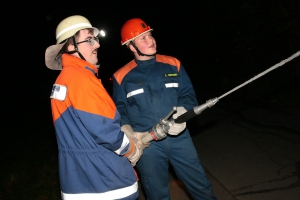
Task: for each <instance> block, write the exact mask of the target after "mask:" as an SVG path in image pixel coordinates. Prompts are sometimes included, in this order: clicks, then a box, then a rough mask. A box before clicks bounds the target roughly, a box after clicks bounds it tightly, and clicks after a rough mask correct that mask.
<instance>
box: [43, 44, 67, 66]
mask: <svg viewBox="0 0 300 200" xmlns="http://www.w3.org/2000/svg"><path fill="white" fill-rule="evenodd" d="M66 42H67V41H65V42H63V43H61V44H56V45H51V46H49V47H48V48H47V49H46V52H45V63H46V66H47V67H48V68H49V69H52V70H61V69H62V64H61V55H58V54H59V52H60V50H61V49H62V47H63V46H64V45H65V43H66Z"/></svg>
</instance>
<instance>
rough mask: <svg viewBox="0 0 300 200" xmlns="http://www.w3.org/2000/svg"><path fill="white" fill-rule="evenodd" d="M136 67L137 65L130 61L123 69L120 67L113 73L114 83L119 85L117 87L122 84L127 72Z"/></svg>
mask: <svg viewBox="0 0 300 200" xmlns="http://www.w3.org/2000/svg"><path fill="white" fill-rule="evenodd" d="M136 66H137V64H136V62H135V60H132V61H130V62H129V63H127V64H126V65H125V66H124V67H122V68H121V69H119V70H118V71H116V72H115V73H114V77H115V79H116V81H117V82H118V83H119V85H120V84H121V83H122V80H123V78H124V77H125V76H126V74H128V72H130V71H131V70H132V69H133V68H135V67H136Z"/></svg>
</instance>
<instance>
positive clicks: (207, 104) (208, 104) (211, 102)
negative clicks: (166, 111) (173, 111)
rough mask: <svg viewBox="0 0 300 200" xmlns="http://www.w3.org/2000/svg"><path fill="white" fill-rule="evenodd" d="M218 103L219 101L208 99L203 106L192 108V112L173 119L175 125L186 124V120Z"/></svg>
mask: <svg viewBox="0 0 300 200" xmlns="http://www.w3.org/2000/svg"><path fill="white" fill-rule="evenodd" d="M218 101H219V99H218V98H217V97H216V98H213V99H209V100H207V101H206V102H205V103H204V104H201V105H199V106H196V107H194V108H193V109H192V110H189V111H188V112H186V113H184V114H182V115H180V116H179V117H178V118H177V119H174V122H175V123H183V122H186V121H187V120H189V119H191V118H193V117H195V116H197V115H199V114H200V113H202V112H203V111H204V110H205V109H207V108H211V107H212V106H214V105H215V104H216V103H217V102H218Z"/></svg>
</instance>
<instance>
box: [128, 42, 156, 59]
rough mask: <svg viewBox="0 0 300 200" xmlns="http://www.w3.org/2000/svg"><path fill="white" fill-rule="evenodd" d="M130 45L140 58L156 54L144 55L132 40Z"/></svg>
mask: <svg viewBox="0 0 300 200" xmlns="http://www.w3.org/2000/svg"><path fill="white" fill-rule="evenodd" d="M130 44H131V45H132V46H133V48H135V50H136V52H137V53H138V54H139V55H140V56H154V55H155V54H156V53H154V54H143V53H142V52H141V51H140V50H139V49H138V48H137V46H135V44H134V43H133V42H132V40H131V41H130Z"/></svg>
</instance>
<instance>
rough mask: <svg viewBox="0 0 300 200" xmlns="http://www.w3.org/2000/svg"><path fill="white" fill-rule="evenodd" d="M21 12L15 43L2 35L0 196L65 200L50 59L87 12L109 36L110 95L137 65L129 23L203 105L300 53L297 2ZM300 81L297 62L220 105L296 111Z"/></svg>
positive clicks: (110, 4)
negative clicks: (51, 49)
mask: <svg viewBox="0 0 300 200" xmlns="http://www.w3.org/2000/svg"><path fill="white" fill-rule="evenodd" d="M18 7H19V8H20V10H16V9H14V8H12V7H9V8H7V10H4V11H3V13H4V14H8V13H11V12H13V13H15V14H14V16H15V17H14V18H13V19H11V20H10V21H9V23H10V24H11V26H12V28H9V29H7V30H6V33H7V34H12V36H10V37H4V43H6V42H8V45H9V46H10V47H12V49H11V50H10V49H9V48H7V49H5V48H4V49H2V50H4V52H3V51H2V56H4V57H5V58H4V59H5V61H6V60H7V61H8V62H7V64H6V65H5V66H2V67H3V68H4V73H2V80H4V82H3V86H4V88H3V90H2V92H3V93H2V107H3V110H2V119H4V120H2V123H1V124H2V127H3V128H2V129H3V132H2V134H1V135H2V140H1V158H2V159H1V166H0V169H1V173H0V180H1V183H0V188H1V189H0V199H59V195H60V193H59V192H60V191H59V182H58V174H57V163H56V162H57V157H56V156H57V146H56V140H55V134H54V129H53V126H52V118H51V109H50V99H49V95H50V91H51V88H52V85H53V83H54V81H55V79H56V77H57V75H58V73H59V71H52V70H49V69H48V68H47V67H46V66H45V64H44V53H45V50H46V48H47V47H48V46H50V45H52V44H54V43H55V29H56V26H57V25H58V23H59V22H60V21H61V20H62V19H64V18H66V17H68V16H71V15H75V14H76V15H77V14H78V15H83V16H85V17H87V18H88V19H89V20H90V22H91V23H92V25H93V26H95V27H98V28H99V29H103V30H105V31H106V37H105V38H102V39H100V44H101V47H100V49H99V51H98V55H99V61H100V64H101V67H100V69H99V76H100V78H101V79H102V81H103V83H104V85H105V87H106V88H107V90H108V91H110V87H111V85H110V84H109V81H108V80H109V77H110V76H111V75H112V74H113V72H115V71H116V70H117V69H118V68H120V67H122V66H123V65H124V64H126V63H127V62H129V61H130V60H131V59H132V58H133V57H132V55H131V54H130V52H129V51H128V50H127V49H126V48H125V47H122V46H121V44H120V29H121V27H122V25H123V23H124V22H125V21H127V20H128V19H130V18H133V17H139V18H142V19H143V20H144V21H145V22H146V23H147V24H148V25H149V26H151V28H153V29H154V31H153V36H154V37H155V39H156V42H157V46H158V53H159V54H165V55H171V56H174V57H177V58H178V59H179V60H180V61H181V62H182V63H183V65H184V66H185V68H186V70H187V72H188V74H189V75H190V78H191V80H192V82H193V84H194V87H195V90H196V94H197V97H198V100H199V103H204V102H205V101H206V100H208V99H210V98H214V97H219V96H221V95H222V94H224V93H226V92H228V91H229V90H231V89H232V88H234V87H236V86H238V85H240V84H242V83H243V82H245V81H247V80H248V79H250V78H252V77H254V76H255V75H257V74H259V73H260V72H262V71H264V70H266V69H268V68H269V67H271V66H273V65H275V64H277V63H279V62H280V61H282V60H284V59H286V58H287V57H289V56H291V55H292V54H294V53H296V52H297V51H299V50H300V2H299V1H298V0H273V1H255V0H249V1H234V0H227V1H220V0H219V1H208V0H201V1H185V2H183V1H180V2H176V3H175V1H158V2H155V1H143V2H142V1H141V2H140V1H137V2H132V3H129V2H124V1H107V2H102V1H101V2H100V1H98V2H96V1H82V2H79V1H68V2H67V1H66V2H60V3H55V2H54V1H51V2H49V1H44V2H43V3H41V4H36V5H34V6H33V5H30V3H26V4H25V3H23V4H18ZM22 7H24V8H27V9H24V10H23V9H21V8H22ZM12 9H13V10H12ZM14 24H15V26H14ZM14 34H17V35H14ZM6 39H7V40H6ZM6 50H7V51H9V52H7V53H8V55H7V54H6V53H5V51H6ZM6 55H7V56H6ZM11 55H12V57H10V56H11ZM299 78H300V58H296V59H294V60H292V61H291V62H289V63H287V64H285V65H284V66H282V67H280V68H278V69H275V70H274V71H272V72H270V73H268V74H267V75H265V76H263V77H261V78H260V79H258V80H256V81H254V82H253V83H251V84H248V85H246V86H245V87H243V88H241V89H239V90H238V91H236V92H234V93H232V94H230V95H228V96H226V97H224V98H223V99H222V100H221V101H220V102H219V104H220V105H221V106H232V107H233V106H234V105H236V104H239V105H240V104H242V105H246V106H249V107H250V106H255V107H259V106H262V107H280V108H282V109H284V108H285V107H297V108H299V101H300V94H299V88H300V86H299V83H300V79H299ZM87 103H88V102H87ZM191 123H193V120H192V121H191ZM191 126H192V125H191Z"/></svg>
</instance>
